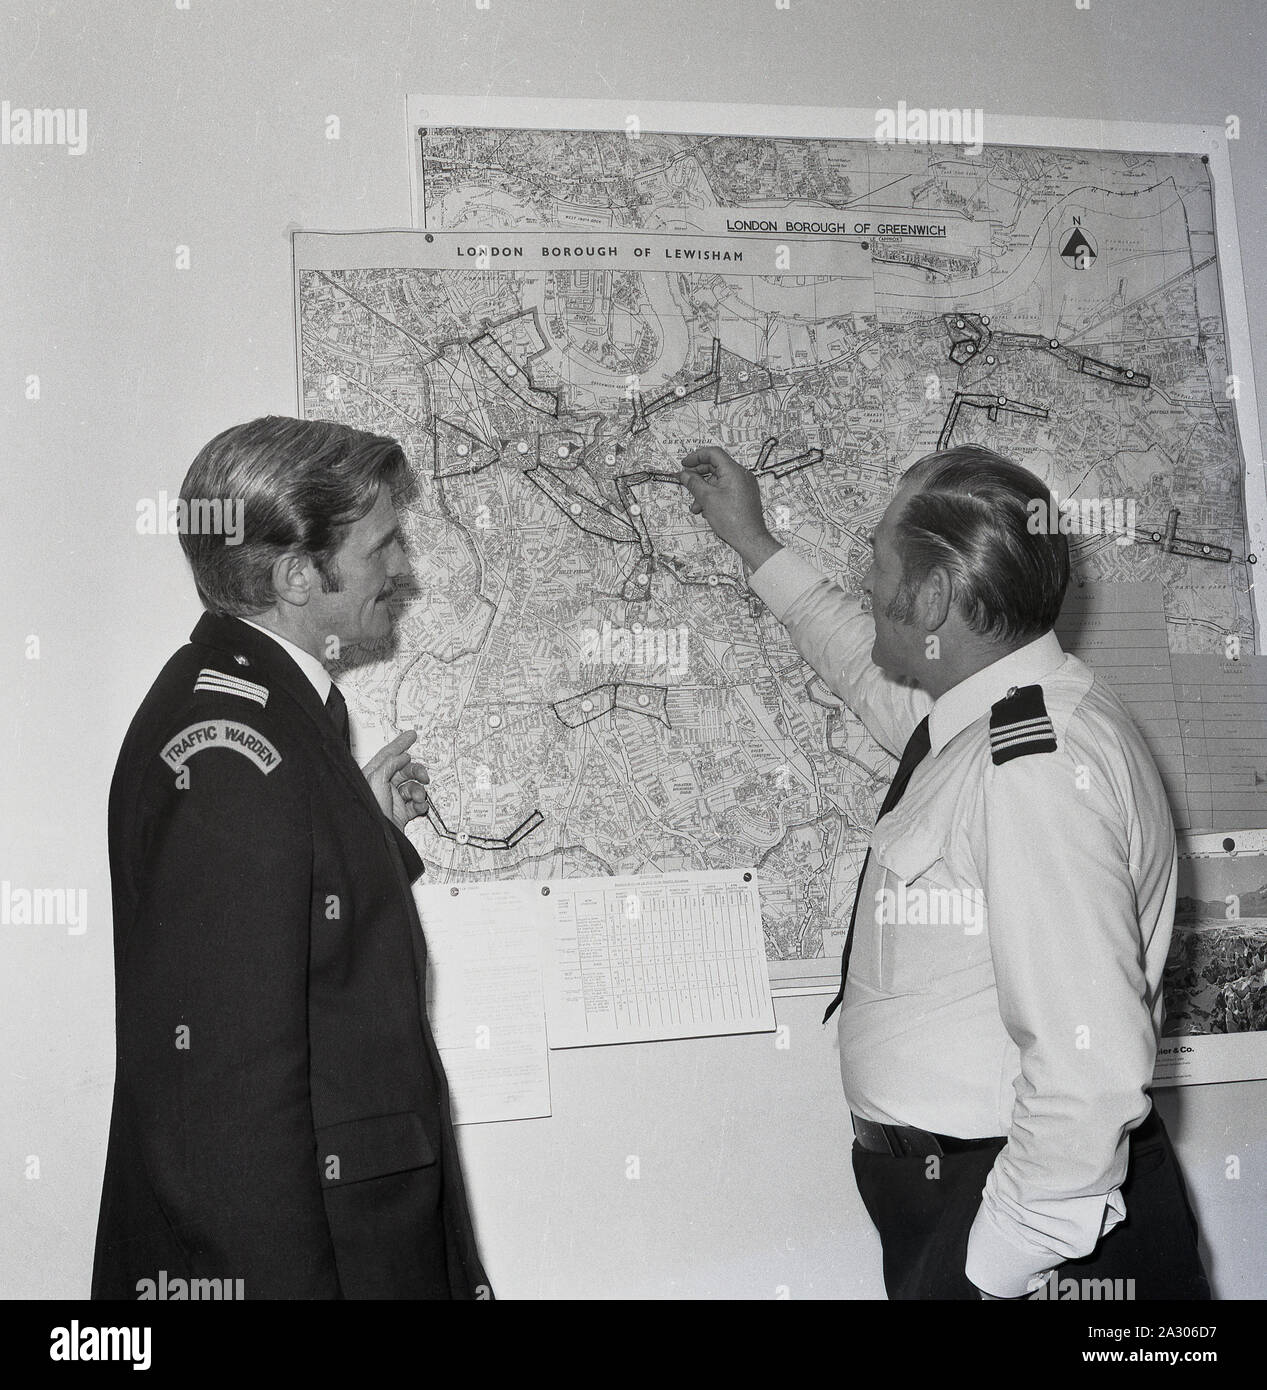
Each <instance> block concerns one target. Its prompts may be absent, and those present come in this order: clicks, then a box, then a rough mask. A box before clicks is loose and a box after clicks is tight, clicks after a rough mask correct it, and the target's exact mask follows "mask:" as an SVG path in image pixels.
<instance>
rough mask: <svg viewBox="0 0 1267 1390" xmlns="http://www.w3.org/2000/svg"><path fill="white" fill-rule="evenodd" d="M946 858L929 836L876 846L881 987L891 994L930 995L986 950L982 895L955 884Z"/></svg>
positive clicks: (908, 836) (907, 837)
mask: <svg viewBox="0 0 1267 1390" xmlns="http://www.w3.org/2000/svg"><path fill="white" fill-rule="evenodd" d="M944 856H945V847H944V845H943V843H942V841H941V839H940V838H939V837H937V836H934V835H929V834H927V833H924V834H920V833H911V834H906V835H904V836H901V837H898V836H895V837H894V838H893V840H891V841H887V842H886V843H884V844H883V845H877V846H876V860H877V862H878V863H879V865H880V869H881V871H882V872H881V881H880V885H879V887H878V888H877V891H876V904H875V912H876V937H877V940H878V941H879V946H880V950H879V955H880V983H881V986H882V987H883V988H884V989H885V990H886V991H888V992H889V993H891V994H924V993H927V992H928V991H930V990H932V989H935V988H936V986H937V984H938V982H939V981H942V980H945V979H946V978H947V977H948V976H949V975H953V974H955V973H957V972H958V971H960V970H964V969H967V968H969V967H970V966H972V965H973V964H975V963H976V958H977V956H978V955H979V953H980V951H981V950H982V949H984V947H983V946H982V944H981V943H983V941H984V932H985V904H984V900H983V898H982V895H981V893H980V891H979V890H977V889H974V888H973V887H971V886H970V885H966V884H963V883H956V882H955V881H954V879H953V878H952V876H951V874H950V872H949V870H948V869H947V866H946V860H945V857H944Z"/></svg>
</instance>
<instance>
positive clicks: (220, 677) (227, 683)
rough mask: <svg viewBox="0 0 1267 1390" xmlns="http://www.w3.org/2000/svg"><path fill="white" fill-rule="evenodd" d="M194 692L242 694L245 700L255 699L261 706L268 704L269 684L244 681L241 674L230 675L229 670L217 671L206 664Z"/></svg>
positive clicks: (200, 672)
mask: <svg viewBox="0 0 1267 1390" xmlns="http://www.w3.org/2000/svg"><path fill="white" fill-rule="evenodd" d="M194 692H195V693H199V692H201V693H203V694H214V695H240V696H241V697H242V699H244V700H254V701H255V702H256V704H258V705H259V706H260V707H261V708H263V707H264V706H265V705H267V704H268V686H266V685H256V683H255V682H254V681H244V680H243V679H242V677H241V676H233V675H230V674H229V673H228V672H227V671H216V670H213V669H212V667H210V666H204V667H203V668H202V670H201V671H199V672H198V679H197V680H196V681H195V682H194Z"/></svg>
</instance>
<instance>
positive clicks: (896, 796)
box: [823, 715, 931, 1023]
mask: <svg viewBox="0 0 1267 1390" xmlns="http://www.w3.org/2000/svg"><path fill="white" fill-rule="evenodd" d="M930 746H931V744H930V742H929V737H928V715H925V716H924V717H923V719H921V720H920V722H919V723H918V724H917V725H916V726H915V732H914V733H913V734H912V735H911V736H910V738H909V739H907V741H906V747H905V748H904V749H903V750H902V758H901V761H900V762H899V763H898V765H897V771H896V772H895V773H894V774H893V781H892V784H891V785H890V787H889V790H888V792H887V793H886V795H885V798H884V803H883V805H881V807H880V814H879V815H878V816H877V817H876V818H875V822H876V824H877V825H879V823H880V822H881V821H882V820H883V819H884V817H885V816H887V815H888V814H889V812H890V811H891V810H892V809H893V808H894V807H895V806H896V805H897V804H898V802H899V801H901V799H902V793H903V792H904V791H905V790H906V784H907V783H908V782H909V781H910V780H911V774H912V773H913V772H914V771H915V769H916V768H917V767H918V766H919V765H920V763H922V762H923V761H924V757H925V755H926V754H927V752H928V750H929V748H930ZM870 862H871V848H870V846H868V847H867V853H866V857H865V858H864V859H863V861H862V871H861V873H859V875H858V890H857V892H856V893H855V894H854V898H853V912H852V913H851V914H850V917H849V935H848V936H846V937H845V949H844V950H843V951H842V952H841V953H840V989H839V990H838V991H837V992H836V997H835V999H833V1000H832V1001H831V1004H830V1005H829V1007H828V1009H827V1012H826V1013H825V1014H824V1015H823V1022H824V1023H826V1022H827V1020H828V1019H829V1018H830V1017H831V1016H832V1014H834V1013H835V1012H836V1010H837V1009H838V1008H839V1007H840V1001H841V1000H842V999H843V998H844V997H845V976H846V975H847V974H848V973H849V952H850V951H852V950H853V928H854V923H855V922H856V921H857V920H858V904H859V903H860V902H861V901H862V882H863V879H865V878H866V876H867V865H868V864H869V863H870Z"/></svg>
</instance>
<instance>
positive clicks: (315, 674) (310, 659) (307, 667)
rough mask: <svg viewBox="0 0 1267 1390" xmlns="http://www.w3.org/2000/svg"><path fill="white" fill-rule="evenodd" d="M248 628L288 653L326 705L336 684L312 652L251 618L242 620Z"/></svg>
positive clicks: (240, 620) (318, 697)
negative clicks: (260, 633)
mask: <svg viewBox="0 0 1267 1390" xmlns="http://www.w3.org/2000/svg"><path fill="white" fill-rule="evenodd" d="M239 622H243V623H245V624H246V625H247V627H253V628H254V629H255V630H256V632H262V633H263V634H264V636H265V637H271V638H272V639H273V641H274V642H276V643H277V645H278V646H279V647H281V648H282V650H283V651H284V652H285V653H286V655H287V656H289V657H290V659H291V660H292V661H293V662H294V663H295V665H296V666H298V667H299V669H300V670H301V671H302V672H303V673H304V675H305V676H307V677H308V679H309V681H310V682H311V683H312V688H313V689H314V690H315V691H316V692H317V699H319V700H320V701H321V703H322V704H323V705H324V704H325V702H326V696H327V695H329V693H330V687H331V686H332V685H333V684H334V682H333V681H332V680H331V679H330V677H329V675H328V674H327V672H326V668H325V667H324V666H323V665H322V664H321V663H320V662H319V661H318V660H317V658H316V657H315V656H313V655H312V653H311V652H306V651H304V649H303V648H302V647H297V646H295V644H294V643H293V642H288V641H287V640H286V639H285V638H284V637H280V636H279V635H278V634H277V633H275V632H273V631H272V630H271V629H270V628H267V627H261V626H260V625H259V623H253V622H252V621H251V620H250V618H240V619H239Z"/></svg>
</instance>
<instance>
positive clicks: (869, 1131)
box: [850, 1115, 1006, 1158]
mask: <svg viewBox="0 0 1267 1390" xmlns="http://www.w3.org/2000/svg"><path fill="white" fill-rule="evenodd" d="M850 1118H851V1119H852V1120H853V1132H854V1134H855V1135H856V1137H857V1140H858V1147H859V1148H861V1149H866V1151H867V1152H868V1153H874V1154H892V1156H893V1157H894V1158H910V1157H912V1156H915V1155H918V1156H919V1157H920V1158H929V1157H931V1156H933V1155H936V1156H937V1157H938V1158H941V1157H942V1156H943V1155H944V1154H960V1153H968V1152H969V1151H971V1150H972V1149H984V1148H987V1147H989V1146H990V1145H991V1144H993V1145H994V1146H995V1147H996V1148H997V1147H999V1146H1000V1145H1002V1144H1003V1143H1004V1142H1005V1141H1006V1136H1005V1135H1002V1134H996V1135H992V1136H991V1137H990V1138H987V1139H956V1138H955V1137H954V1136H953V1135H951V1134H933V1133H931V1132H930V1131H929V1130H926V1129H916V1128H915V1126H914V1125H881V1124H877V1123H876V1122H875V1121H874V1120H864V1119H862V1118H861V1117H860V1116H858V1115H852V1116H851V1117H850Z"/></svg>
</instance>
